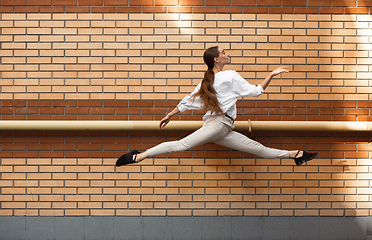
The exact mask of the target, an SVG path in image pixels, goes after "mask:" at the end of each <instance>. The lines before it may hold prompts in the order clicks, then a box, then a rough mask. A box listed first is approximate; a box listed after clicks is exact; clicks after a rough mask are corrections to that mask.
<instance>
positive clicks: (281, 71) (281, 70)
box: [271, 66, 289, 77]
mask: <svg viewBox="0 0 372 240" xmlns="http://www.w3.org/2000/svg"><path fill="white" fill-rule="evenodd" d="M284 72H285V73H288V72H289V71H288V68H287V67H283V66H282V67H278V68H277V69H275V70H274V71H272V72H271V75H272V76H273V77H274V76H276V75H279V74H281V73H284Z"/></svg>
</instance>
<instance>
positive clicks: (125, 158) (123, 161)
mask: <svg viewBox="0 0 372 240" xmlns="http://www.w3.org/2000/svg"><path fill="white" fill-rule="evenodd" d="M138 153H140V152H139V151H137V150H132V151H130V152H129V153H126V154H124V155H121V157H119V158H118V160H117V161H116V166H117V167H119V166H122V165H127V164H130V163H135V162H136V159H137V154H138ZM133 155H135V156H134V158H133Z"/></svg>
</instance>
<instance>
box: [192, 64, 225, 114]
mask: <svg viewBox="0 0 372 240" xmlns="http://www.w3.org/2000/svg"><path fill="white" fill-rule="evenodd" d="M213 83H214V72H213V70H212V69H210V68H208V70H207V71H206V72H205V74H204V78H203V81H202V82H201V86H200V89H199V91H198V92H197V93H195V94H194V96H193V98H195V97H197V96H199V97H200V101H201V103H202V105H203V106H204V108H205V109H206V110H210V111H211V112H212V113H213V112H214V113H217V114H219V113H220V114H222V113H223V112H222V109H221V107H220V104H219V102H218V99H217V97H216V90H215V89H214V87H213Z"/></svg>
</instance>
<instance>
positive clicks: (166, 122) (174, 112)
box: [159, 107, 180, 129]
mask: <svg viewBox="0 0 372 240" xmlns="http://www.w3.org/2000/svg"><path fill="white" fill-rule="evenodd" d="M179 112H180V110H178V108H177V107H175V108H174V109H173V110H172V111H171V112H170V113H168V114H167V116H165V117H164V118H163V119H162V120H161V121H160V124H159V128H160V129H162V128H164V127H165V126H167V124H168V123H169V121H170V118H171V117H172V116H173V115H175V114H177V113H179Z"/></svg>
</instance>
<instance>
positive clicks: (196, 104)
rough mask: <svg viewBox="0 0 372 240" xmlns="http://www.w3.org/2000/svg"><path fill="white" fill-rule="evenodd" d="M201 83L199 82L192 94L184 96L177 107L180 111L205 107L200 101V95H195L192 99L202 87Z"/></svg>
mask: <svg viewBox="0 0 372 240" xmlns="http://www.w3.org/2000/svg"><path fill="white" fill-rule="evenodd" d="M200 85H201V83H199V84H198V85H197V86H196V88H195V89H194V91H193V92H192V93H191V94H190V95H187V96H186V97H184V98H183V99H182V100H181V101H180V102H179V103H178V105H177V108H178V110H179V111H180V112H184V111H186V110H201V109H203V106H202V104H201V102H200V98H199V97H195V98H194V99H192V96H193V95H194V94H195V93H197V92H198V91H199V89H200Z"/></svg>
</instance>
